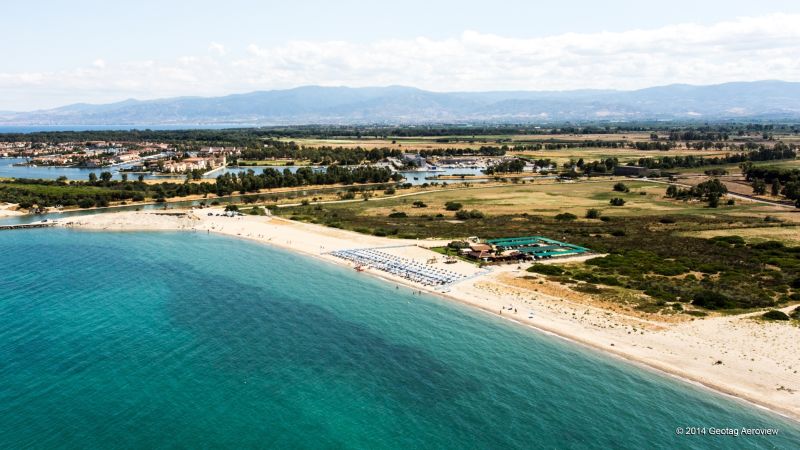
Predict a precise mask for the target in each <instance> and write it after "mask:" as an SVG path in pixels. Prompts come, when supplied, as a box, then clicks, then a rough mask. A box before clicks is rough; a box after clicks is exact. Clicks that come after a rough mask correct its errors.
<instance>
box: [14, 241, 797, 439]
mask: <svg viewBox="0 0 800 450" xmlns="http://www.w3.org/2000/svg"><path fill="white" fill-rule="evenodd" d="M0 263H1V264H2V266H1V267H2V276H0V448H27V447H33V448H104V449H105V448H198V447H215V448H216V447H230V448H242V447H271V448H436V449H439V448H613V449H626V448H631V449H641V448H648V449H649V448H797V445H798V443H800V427H798V425H797V424H796V423H794V422H790V421H788V420H785V419H782V418H780V417H778V416H775V415H772V414H770V413H767V412H765V411H762V410H758V409H756V408H753V407H751V406H749V405H746V404H744V403H742V402H738V401H735V400H732V399H730V398H727V397H722V396H719V395H716V394H713V393H711V392H709V391H707V390H704V389H701V388H698V387H695V386H692V385H689V384H686V383H682V382H680V381H677V380H674V379H671V378H667V377H664V376H661V375H659V374H656V373H653V372H650V371H648V370H644V369H639V368H637V367H633V366H631V365H629V364H626V363H624V362H621V361H617V360H616V359H613V358H610V357H606V356H604V355H601V354H597V353H595V352H592V351H589V350H586V349H584V348H582V347H579V346H577V345H574V344H571V343H569V342H565V341H563V340H560V339H558V338H555V337H551V336H547V335H543V334H541V333H537V332H535V331H532V330H530V329H527V328H524V327H521V326H517V325H514V324H512V323H507V322H505V321H502V320H500V319H499V318H495V317H492V316H490V315H487V314H484V313H481V312H478V311H473V310H471V309H469V308H467V307H464V306H461V305H455V304H452V303H450V302H448V301H445V300H442V299H438V298H434V297H427V296H417V295H412V294H411V292H410V291H409V290H408V289H404V288H402V287H401V288H400V289H395V287H394V286H392V285H390V284H387V283H384V282H382V281H378V280H375V279H372V278H370V277H368V276H366V275H364V274H358V273H356V272H354V271H353V270H349V269H346V268H340V267H337V266H333V265H330V264H328V263H325V262H321V261H316V260H313V259H311V258H307V257H304V256H299V255H295V254H292V253H287V252H284V251H280V250H276V249H273V248H270V247H266V246H261V245H256V244H252V243H248V242H244V241H239V240H235V239H230V238H223V237H218V236H208V235H205V234H189V233H186V234H179V233H117V234H112V233H92V232H78V231H69V230H28V231H10V232H9V231H6V232H0ZM688 426H697V427H735V428H740V427H762V426H766V427H774V428H778V429H779V430H780V431H779V435H778V436H777V437H741V436H740V437H738V438H737V437H713V436H708V435H707V436H693V437H689V436H676V434H675V429H676V428H677V427H688Z"/></svg>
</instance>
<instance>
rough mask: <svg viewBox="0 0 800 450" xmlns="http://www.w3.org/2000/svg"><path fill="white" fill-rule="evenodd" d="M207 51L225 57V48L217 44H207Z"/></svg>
mask: <svg viewBox="0 0 800 450" xmlns="http://www.w3.org/2000/svg"><path fill="white" fill-rule="evenodd" d="M208 51H209V52H211V53H213V54H216V55H218V56H225V53H227V52H226V51H225V46H224V45H222V44H220V43H217V42H212V43H211V44H209V45H208Z"/></svg>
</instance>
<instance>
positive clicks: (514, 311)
mask: <svg viewBox="0 0 800 450" xmlns="http://www.w3.org/2000/svg"><path fill="white" fill-rule="evenodd" d="M221 212H222V211H221V210H220V209H202V210H194V211H191V210H170V211H168V212H165V211H151V212H125V213H114V214H98V215H92V216H83V217H79V218H72V219H68V220H71V222H68V221H67V220H64V221H63V222H65V223H69V225H68V226H70V227H74V228H80V229H87V230H106V231H128V230H130V231H134V230H135V231H140V230H154V231H155V230H163V231H172V230H182V231H189V232H206V233H211V232H214V233H220V234H224V235H228V236H234V237H240V238H244V239H250V240H254V241H258V242H262V243H267V244H271V245H276V246H278V247H282V248H286V249H290V250H294V251H299V252H302V253H304V254H307V255H310V256H314V257H317V258H323V259H326V260H328V261H330V262H333V263H337V264H345V265H350V266H352V264H349V263H347V262H345V261H344V260H341V259H339V258H336V257H334V256H332V255H330V254H328V252H331V251H335V250H342V249H352V248H374V247H385V248H383V249H382V251H385V252H387V253H390V254H392V255H394V256H397V257H401V258H407V259H412V260H415V261H418V262H422V263H424V262H425V260H426V259H429V258H440V259H437V262H436V263H434V264H432V267H442V268H446V269H447V270H451V271H454V272H457V273H459V274H462V275H463V276H465V277H467V279H466V280H464V281H461V282H459V283H456V284H455V285H453V286H452V287H450V288H449V289H446V290H444V291H443V290H441V289H438V290H437V289H431V288H427V287H425V286H422V285H419V284H417V283H414V282H411V281H408V280H405V279H402V278H399V277H396V276H393V275H389V274H387V273H385V272H379V271H376V270H374V269H367V272H369V273H372V274H373V275H377V276H380V277H381V278H383V279H386V280H388V281H390V282H393V283H395V284H396V285H397V286H398V289H400V286H403V289H408V288H410V289H412V290H416V291H426V292H430V293H433V294H436V295H439V296H441V297H443V298H448V299H452V300H457V301H459V302H461V303H464V304H468V305H471V306H474V307H478V308H480V309H482V310H484V311H486V312H488V313H491V314H494V315H501V316H502V317H503V318H506V319H509V320H513V321H515V322H518V323H520V324H523V325H528V326H533V327H535V328H538V329H540V330H544V331H547V332H551V333H553V334H556V335H559V336H562V337H564V338H567V339H570V340H573V341H576V342H579V343H582V344H584V345H587V346H590V347H593V348H597V349H600V350H603V351H605V352H607V353H611V354H614V355H617V356H619V357H623V358H625V359H627V360H630V361H633V362H636V363H639V364H642V365H645V366H648V367H651V368H655V369H658V370H661V371H664V372H667V373H669V374H672V375H674V376H677V377H680V378H684V379H687V380H690V381H693V382H696V383H700V384H702V385H704V386H707V387H709V388H712V389H714V390H717V391H720V392H723V393H726V394H729V395H732V396H736V397H739V398H742V399H745V400H748V401H750V402H752V403H754V404H757V405H760V406H763V407H765V408H769V409H772V410H774V411H776V412H779V413H782V414H785V415H787V416H789V417H792V418H794V419H800V375H798V372H797V371H798V370H800V355H798V353H797V351H796V343H797V342H798V341H800V328H799V327H797V326H795V325H792V324H789V323H766V322H761V321H757V320H755V319H754V318H753V317H752V314H751V315H738V316H716V317H708V318H703V319H692V318H688V317H684V318H683V319H682V320H675V319H674V318H669V317H664V318H663V320H662V319H660V318H658V317H644V316H637V315H633V314H627V313H624V312H621V311H616V310H614V309H612V308H608V307H606V305H602V304H598V303H592V302H591V301H589V300H584V299H580V298H572V297H570V296H569V295H567V294H566V292H562V291H560V290H559V286H558V285H553V284H551V283H549V282H547V281H546V280H544V279H526V278H523V276H526V275H531V274H529V273H527V272H523V271H521V270H518V269H517V266H503V267H496V268H493V269H492V270H490V271H483V270H481V269H478V268H477V267H476V266H474V265H472V264H469V263H466V262H462V261H459V262H458V263H456V264H449V265H446V266H445V265H444V263H443V260H442V259H441V255H438V254H435V253H434V252H431V251H429V250H427V249H425V248H424V247H430V246H435V245H440V244H442V242H438V241H414V240H400V239H388V238H381V237H376V236H368V235H362V234H358V233H353V232H349V231H345V230H339V229H333V228H327V227H323V226H319V225H313V224H306V223H297V222H294V221H289V220H284V219H279V218H269V217H257V216H243V217H241V216H240V217H225V216H222V215H218V214H220V213H221ZM209 213H211V215H210V216H209V215H208V214H209ZM440 264H441V266H439V265H440Z"/></svg>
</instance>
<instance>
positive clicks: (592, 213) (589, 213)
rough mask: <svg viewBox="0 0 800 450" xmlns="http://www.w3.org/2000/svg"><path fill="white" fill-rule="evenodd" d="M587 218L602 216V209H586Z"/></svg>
mask: <svg viewBox="0 0 800 450" xmlns="http://www.w3.org/2000/svg"><path fill="white" fill-rule="evenodd" d="M586 218H587V219H599V218H600V210H598V209H594V208H592V209H589V210H587V211H586Z"/></svg>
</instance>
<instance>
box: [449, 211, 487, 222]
mask: <svg viewBox="0 0 800 450" xmlns="http://www.w3.org/2000/svg"><path fill="white" fill-rule="evenodd" d="M483 217H484V215H483V213H482V212H480V211H478V210H477V209H473V210H472V211H465V210H463V209H462V210H461V211H456V219H458V220H469V219H483Z"/></svg>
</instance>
